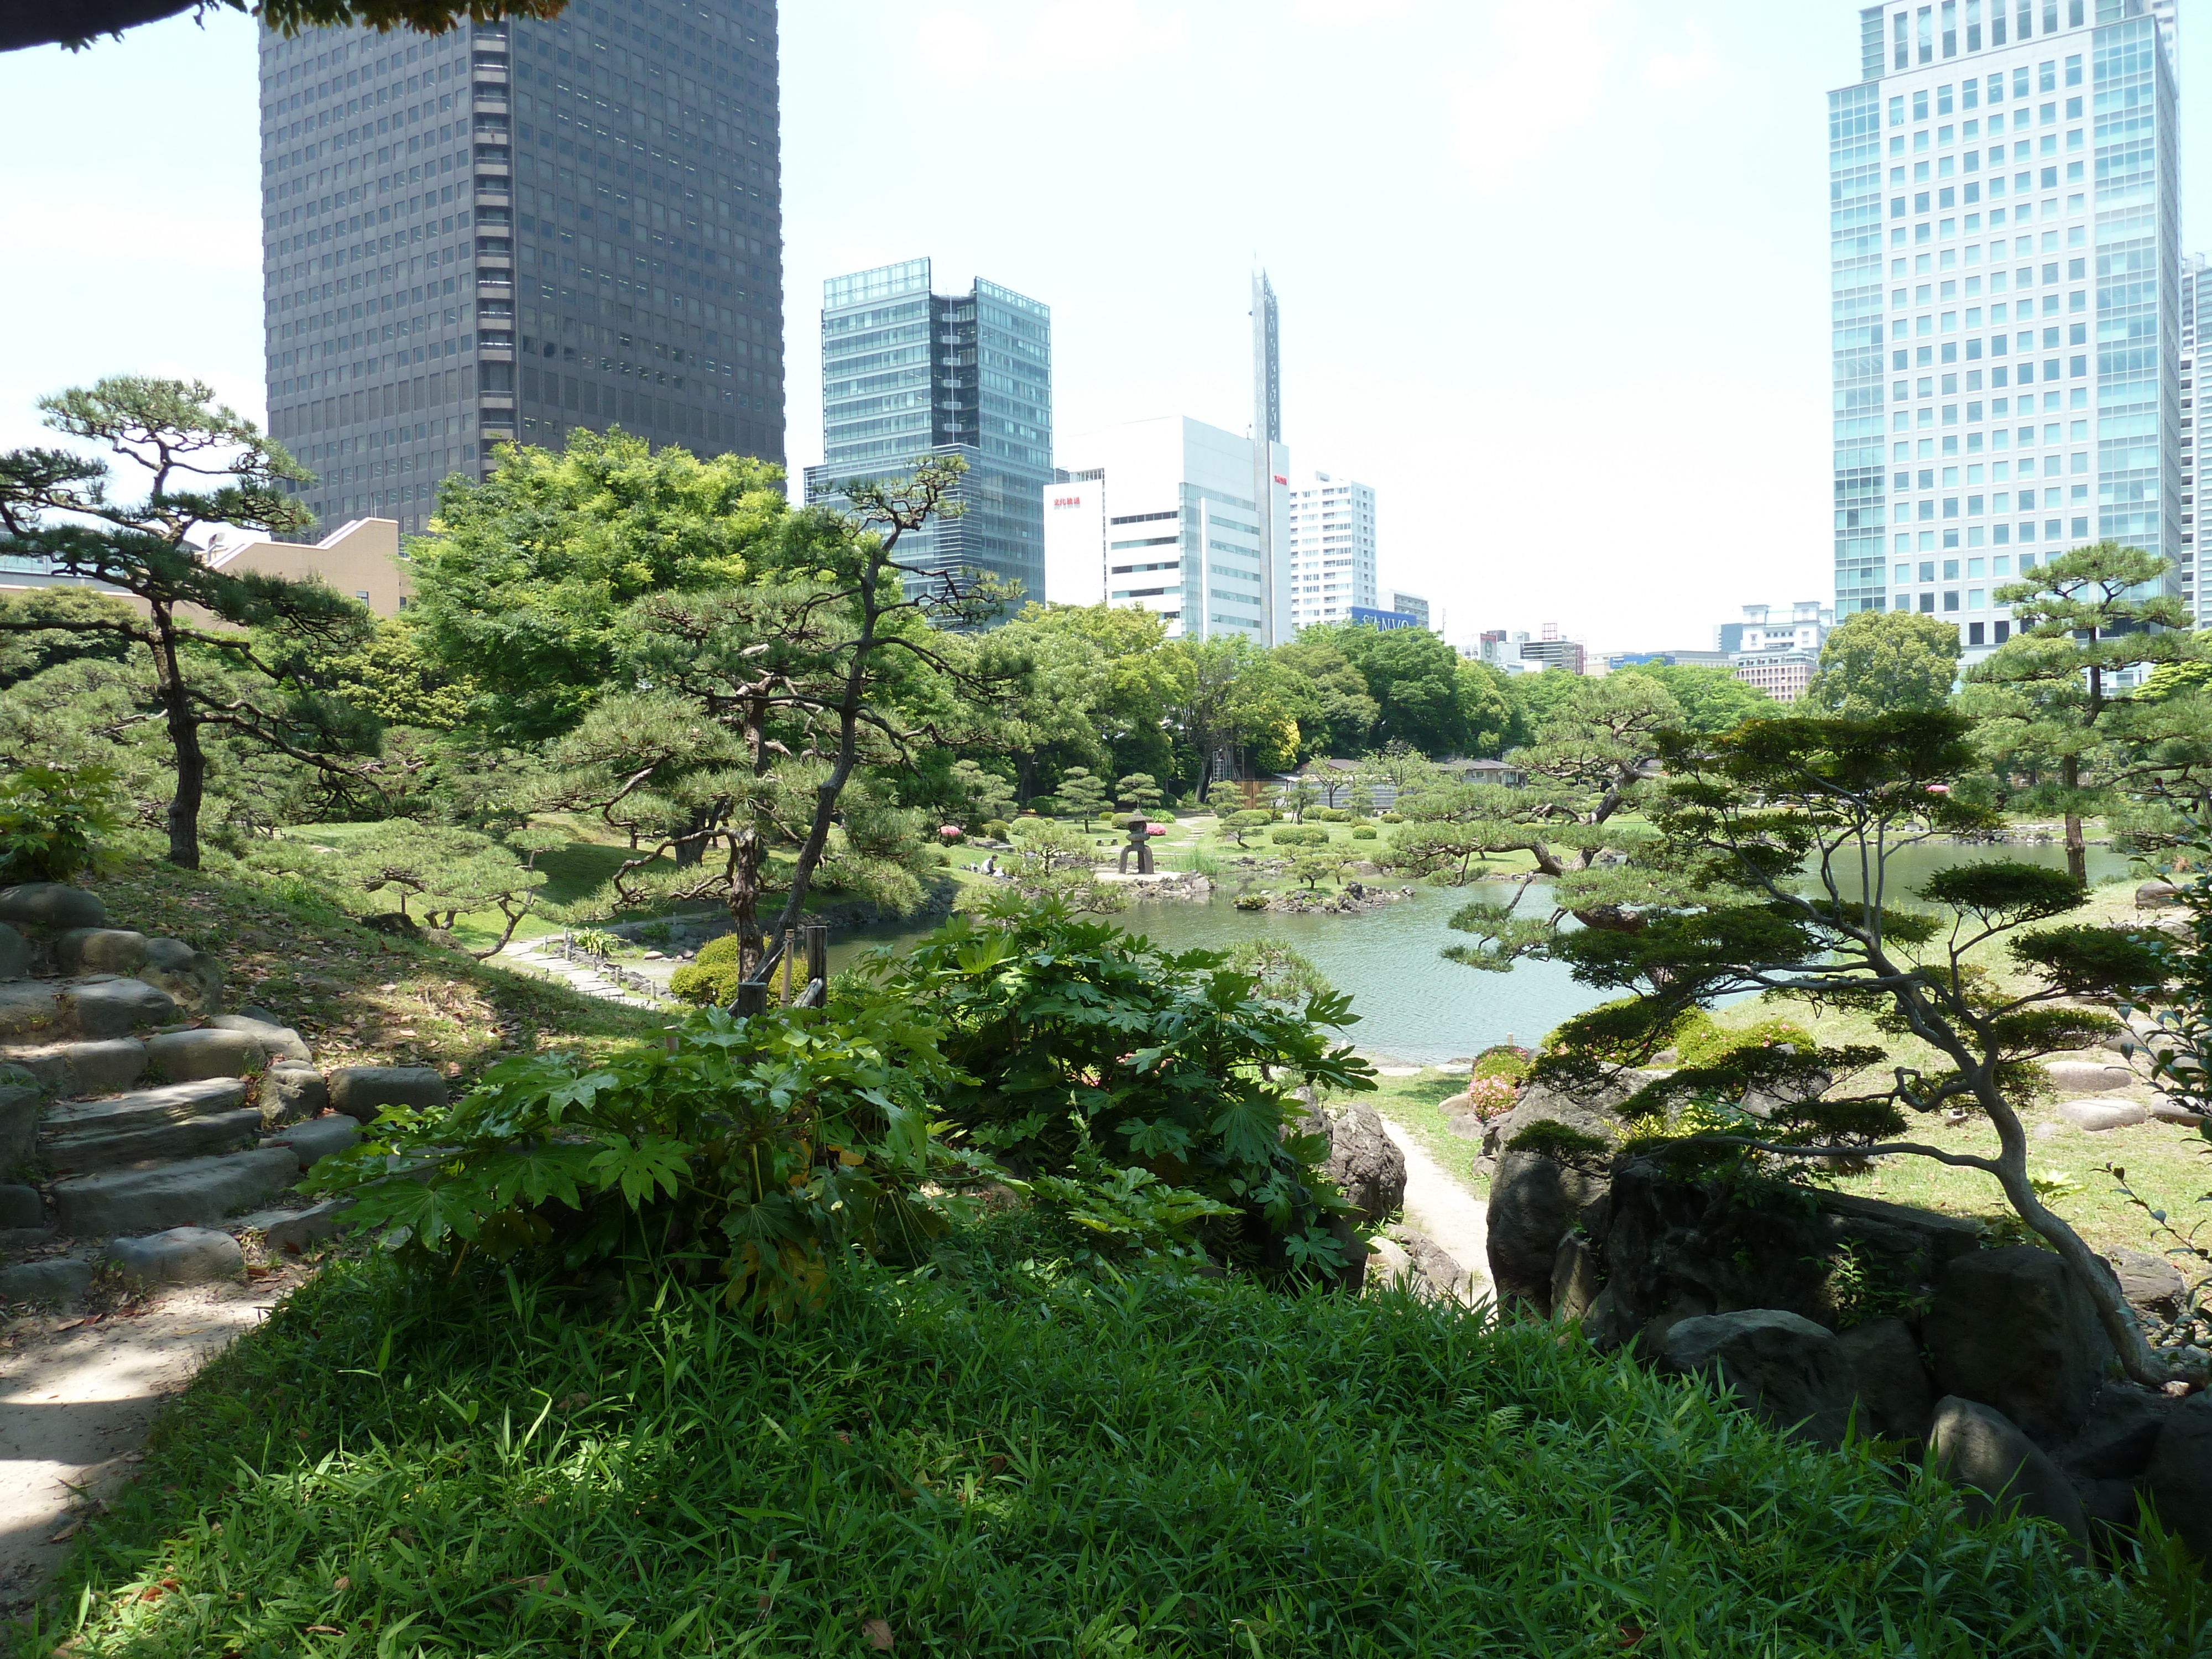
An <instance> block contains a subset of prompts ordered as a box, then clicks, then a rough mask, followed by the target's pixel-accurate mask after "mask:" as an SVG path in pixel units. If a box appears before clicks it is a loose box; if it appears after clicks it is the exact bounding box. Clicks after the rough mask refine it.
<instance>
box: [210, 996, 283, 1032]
mask: <svg viewBox="0 0 2212 1659" xmlns="http://www.w3.org/2000/svg"><path fill="white" fill-rule="evenodd" d="M223 1018H224V1019H251V1020H255V1021H258V1022H259V1023H260V1024H264V1025H274V1026H276V1028H277V1029H278V1030H287V1029H289V1028H288V1027H287V1026H286V1025H285V1024H284V1022H283V1020H281V1019H279V1018H276V1015H274V1014H272V1013H270V1012H269V1011H268V1010H267V1009H266V1008H264V1007H262V1006H260V1005H259V1004H258V1003H252V1002H249V1003H247V1004H246V1006H244V1007H242V1008H239V1009H235V1010H234V1011H233V1012H230V1013H228V1014H225V1015H224V1016H223ZM218 1023H219V1022H217V1021H215V1020H210V1021H209V1022H208V1024H210V1025H213V1024H218Z"/></svg>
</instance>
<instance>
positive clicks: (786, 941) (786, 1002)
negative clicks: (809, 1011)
mask: <svg viewBox="0 0 2212 1659" xmlns="http://www.w3.org/2000/svg"><path fill="white" fill-rule="evenodd" d="M793 943H794V941H793V938H792V933H791V929H789V928H788V927H787V928H785V929H784V930H783V1006H785V1007H787V1008H788V1007H790V1006H791V970H792V967H793V963H792V960H791V958H792V957H793V954H794V952H793V949H792V946H793Z"/></svg>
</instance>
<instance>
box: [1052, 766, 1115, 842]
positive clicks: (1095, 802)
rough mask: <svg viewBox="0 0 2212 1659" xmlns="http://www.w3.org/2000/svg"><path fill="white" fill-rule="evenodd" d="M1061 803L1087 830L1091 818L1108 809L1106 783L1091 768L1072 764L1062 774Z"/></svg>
mask: <svg viewBox="0 0 2212 1659" xmlns="http://www.w3.org/2000/svg"><path fill="white" fill-rule="evenodd" d="M1060 806H1062V807H1064V808H1066V811H1067V813H1068V815H1069V816H1070V817H1073V818H1074V819H1075V821H1076V822H1077V823H1080V824H1081V825H1083V827H1084V828H1085V829H1089V828H1090V827H1091V819H1093V818H1095V817H1098V816H1099V815H1100V814H1101V813H1103V811H1105V810H1106V785H1105V781H1103V779H1100V778H1096V777H1093V776H1092V775H1091V771H1090V769H1089V768H1087V767H1082V766H1071V767H1069V768H1068V769H1067V770H1066V771H1065V772H1063V773H1061V774H1060Z"/></svg>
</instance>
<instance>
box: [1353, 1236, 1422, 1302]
mask: <svg viewBox="0 0 2212 1659" xmlns="http://www.w3.org/2000/svg"><path fill="white" fill-rule="evenodd" d="M1419 1279H1420V1269H1419V1268H1418V1267H1415V1266H1414V1265H1413V1257H1412V1256H1411V1255H1408V1254H1407V1250H1406V1247H1405V1246H1404V1245H1402V1244H1401V1243H1398V1241H1397V1240H1395V1239H1394V1238H1383V1237H1376V1238H1370V1239H1369V1240H1368V1241H1367V1285H1366V1288H1367V1289H1369V1290H1370V1291H1371V1290H1375V1289H1377V1288H1378V1287H1380V1286H1383V1285H1389V1286H1392V1287H1397V1288H1404V1289H1408V1290H1410V1289H1412V1288H1413V1286H1414V1285H1415V1284H1416V1283H1417V1282H1418V1281H1419Z"/></svg>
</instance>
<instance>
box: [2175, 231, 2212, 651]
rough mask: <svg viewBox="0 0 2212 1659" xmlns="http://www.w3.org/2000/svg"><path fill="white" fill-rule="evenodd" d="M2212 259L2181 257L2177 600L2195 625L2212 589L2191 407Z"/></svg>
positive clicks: (2210, 308) (2210, 296) (2208, 328)
mask: <svg viewBox="0 0 2212 1659" xmlns="http://www.w3.org/2000/svg"><path fill="white" fill-rule="evenodd" d="M2208 264H2212V261H2208V260H2207V259H2206V258H2205V256H2204V255H2203V254H2201V253H2192V254H2191V255H2190V256H2189V257H2188V258H2186V259H2185V260H2183V261H2182V263H2181V552H2180V555H2179V556H2178V557H2177V558H2176V559H2175V560H2174V562H2175V563H2176V564H2177V565H2179V566H2180V567H2181V568H2180V572H2179V574H2180V577H2181V602H2182V603H2183V604H2184V605H2187V606H2188V607H2189V608H2190V614H2191V616H2193V617H2196V618H2197V626H2198V627H2199V628H2203V627H2204V626H2206V625H2207V624H2208V623H2212V590H2208V589H2207V588H2206V587H2205V586H2204V584H2203V583H2202V582H2199V581H2198V580H2197V439H2196V433H2195V429H2194V428H2193V427H2192V426H2191V414H2190V410H2191V408H2192V406H2193V405H2194V404H2195V402H2196V386H2197V336H2198V335H2199V334H2200V333H2203V334H2207V335H2212V273H2208V271H2207V269H2206V267H2207V265H2208Z"/></svg>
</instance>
